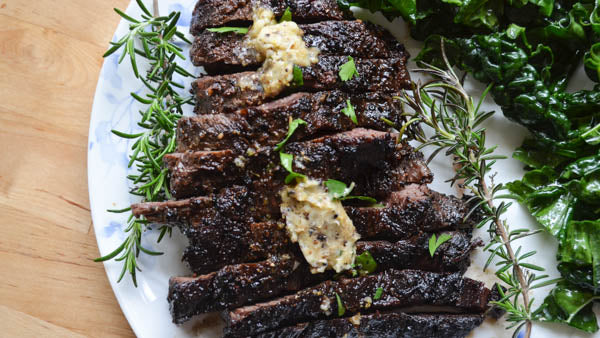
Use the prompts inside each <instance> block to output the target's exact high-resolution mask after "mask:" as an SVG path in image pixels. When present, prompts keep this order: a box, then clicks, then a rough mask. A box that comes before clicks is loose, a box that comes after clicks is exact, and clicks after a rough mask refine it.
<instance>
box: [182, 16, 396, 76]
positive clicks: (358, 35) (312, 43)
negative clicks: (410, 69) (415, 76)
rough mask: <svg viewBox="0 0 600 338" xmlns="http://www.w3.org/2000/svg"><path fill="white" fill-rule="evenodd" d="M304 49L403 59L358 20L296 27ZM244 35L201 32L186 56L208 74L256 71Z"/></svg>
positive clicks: (386, 36)
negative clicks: (302, 35)
mask: <svg viewBox="0 0 600 338" xmlns="http://www.w3.org/2000/svg"><path fill="white" fill-rule="evenodd" d="M300 29H302V30H303V31H304V37H303V39H304V42H305V43H306V46H307V47H316V48H318V49H319V55H321V56H353V57H356V58H365V59H387V58H393V57H403V56H404V55H405V54H406V50H405V49H404V46H403V45H402V44H401V43H400V42H398V40H396V39H395V38H394V37H393V36H392V35H391V34H390V33H388V32H387V31H386V30H384V29H383V28H380V27H376V26H375V25H373V24H369V23H365V22H363V21H360V20H354V21H324V22H318V23H313V24H305V25H300ZM244 38H245V37H244V35H240V34H237V33H233V32H232V33H225V34H223V33H216V32H210V31H206V30H205V31H203V32H202V33H200V34H199V35H198V36H197V37H196V39H195V41H194V44H193V45H192V49H191V51H190V56H191V58H192V62H193V63H194V65H196V66H204V69H205V70H206V71H207V72H208V73H209V74H215V73H217V72H219V73H221V74H222V73H223V72H229V71H232V70H235V71H241V70H242V69H243V68H244V67H255V68H257V67H258V66H260V65H261V64H262V61H263V60H262V59H261V58H260V56H259V54H258V53H257V52H256V51H255V50H253V49H248V47H246V46H245V44H244Z"/></svg>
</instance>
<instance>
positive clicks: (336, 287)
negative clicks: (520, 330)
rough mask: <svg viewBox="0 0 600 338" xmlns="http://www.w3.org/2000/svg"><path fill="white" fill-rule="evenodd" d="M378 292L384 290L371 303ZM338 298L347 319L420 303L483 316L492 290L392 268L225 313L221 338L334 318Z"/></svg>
mask: <svg viewBox="0 0 600 338" xmlns="http://www.w3.org/2000/svg"><path fill="white" fill-rule="evenodd" d="M378 288H381V289H382V290H383V292H382V295H381V297H380V298H379V299H377V300H375V299H373V295H375V292H376V290H377V289H378ZM337 296H339V297H340V299H341V301H342V304H343V305H344V308H345V312H346V314H347V315H352V314H356V313H359V312H361V311H366V310H369V311H373V310H386V309H392V308H397V307H409V306H418V305H432V306H449V307H456V308H457V309H459V310H461V311H466V312H473V313H483V312H484V311H485V310H486V309H487V308H488V302H489V299H490V290H489V289H487V288H486V287H485V286H484V285H483V283H481V282H478V281H475V280H472V279H469V278H463V277H462V276H461V275H460V274H459V273H453V274H439V273H433V272H425V271H418V270H395V269H390V270H387V271H384V272H382V273H380V274H377V275H368V276H364V277H359V278H350V279H342V280H340V281H326V282H323V283H321V284H319V285H317V286H314V287H311V288H307V289H304V290H302V291H299V292H297V293H296V294H293V295H289V296H284V297H281V298H277V299H274V300H271V301H267V302H264V303H257V304H254V305H248V306H244V307H240V308H238V309H235V310H232V311H229V312H225V313H223V317H224V319H225V322H226V327H225V330H224V332H225V336H227V337H238V336H248V335H250V336H253V335H257V334H260V333H263V332H268V331H270V330H274V329H277V328H280V327H285V326H291V325H295V324H297V323H302V322H306V321H310V320H315V319H326V318H334V317H335V316H337V314H338V307H337V302H336V297H337Z"/></svg>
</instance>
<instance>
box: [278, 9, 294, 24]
mask: <svg viewBox="0 0 600 338" xmlns="http://www.w3.org/2000/svg"><path fill="white" fill-rule="evenodd" d="M284 21H292V11H291V10H290V8H289V7H288V8H286V9H285V12H283V15H282V16H281V19H279V22H280V23H281V22H284Z"/></svg>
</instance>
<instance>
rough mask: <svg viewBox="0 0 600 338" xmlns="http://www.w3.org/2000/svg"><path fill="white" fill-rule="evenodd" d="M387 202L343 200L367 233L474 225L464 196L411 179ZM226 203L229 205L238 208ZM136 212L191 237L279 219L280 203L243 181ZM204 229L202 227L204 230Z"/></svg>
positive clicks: (402, 234) (402, 235)
mask: <svg viewBox="0 0 600 338" xmlns="http://www.w3.org/2000/svg"><path fill="white" fill-rule="evenodd" d="M382 203H384V206H383V207H380V208H370V207H357V206H345V209H346V212H347V213H348V215H349V216H350V218H351V219H352V222H353V223H354V226H355V227H356V228H357V231H358V232H359V233H361V234H363V236H364V237H365V238H380V239H391V238H393V239H407V238H410V237H411V236H414V235H416V234H418V233H419V232H420V231H427V232H436V231H443V230H455V229H470V228H472V227H473V225H474V222H475V223H476V222H478V219H477V218H469V221H468V222H467V223H464V222H463V219H464V217H465V216H466V215H467V213H468V211H469V208H468V207H467V205H466V204H465V203H464V202H463V201H462V200H460V199H458V198H456V197H454V196H448V195H444V194H441V193H438V192H435V191H432V190H430V189H429V188H427V187H426V186H423V185H417V184H411V185H407V186H406V187H404V188H403V189H402V190H400V191H396V192H392V193H390V196H389V197H388V198H387V199H386V200H384V201H382ZM222 206H231V207H232V208H235V212H232V210H230V209H228V208H223V207H222ZM132 212H133V214H134V215H136V216H144V217H145V218H146V219H147V220H148V221H150V222H153V223H159V224H170V225H179V226H181V227H182V230H183V232H184V233H185V234H187V235H188V236H189V237H190V239H191V240H192V241H194V237H195V235H194V234H193V232H194V231H200V230H197V229H200V228H202V227H208V230H205V231H208V232H212V231H218V230H217V229H223V228H224V224H225V223H224V222H228V221H239V222H241V223H244V224H250V223H252V222H254V221H260V220H263V219H267V218H266V217H273V218H274V219H279V215H278V213H279V206H278V205H277V203H273V204H267V206H266V207H265V205H264V204H263V203H262V202H261V198H260V197H254V194H253V193H251V192H249V191H248V189H247V188H245V187H239V186H238V187H232V188H227V189H223V190H221V192H220V193H219V194H215V195H213V196H211V197H194V198H189V199H186V200H179V201H166V202H146V203H138V204H134V205H132ZM203 231H204V230H203Z"/></svg>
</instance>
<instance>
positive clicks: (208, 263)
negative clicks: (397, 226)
mask: <svg viewBox="0 0 600 338" xmlns="http://www.w3.org/2000/svg"><path fill="white" fill-rule="evenodd" d="M367 227H368V225H366V226H364V228H367ZM361 228H363V227H361ZM357 230H358V229H357ZM184 233H185V234H186V236H188V238H189V239H190V246H189V247H187V248H186V250H185V251H184V254H183V261H184V262H186V264H187V265H188V266H189V267H190V269H191V270H192V271H193V272H195V273H208V272H211V271H215V270H217V269H219V268H221V267H223V266H225V265H228V264H239V263H244V262H252V261H257V260H261V259H266V258H267V257H269V256H270V255H273V254H281V253H287V252H291V253H299V252H300V251H299V248H298V245H297V244H293V243H292V242H291V241H290V240H289V236H288V235H287V232H286V230H285V229H284V226H283V224H281V223H276V222H261V223H252V224H250V225H247V226H244V225H240V224H237V223H233V222H232V223H225V224H223V225H222V227H221V228H215V227H212V226H198V227H189V228H184ZM358 233H359V234H360V235H361V238H362V239H364V240H366V239H369V240H376V239H377V238H381V237H382V236H380V234H374V235H373V234H372V233H367V232H361V231H360V230H359V231H358ZM452 234H453V235H454V234H455V236H453V238H452V239H451V240H450V241H448V242H447V243H448V245H447V246H446V247H444V248H445V250H447V251H441V252H442V253H440V255H439V256H437V255H436V256H435V257H436V258H435V259H434V260H430V258H431V257H430V256H428V255H429V253H428V252H429V251H428V247H429V246H428V240H429V237H431V235H428V234H416V235H414V236H413V237H411V238H400V240H399V241H397V242H389V241H395V240H396V239H399V238H394V237H387V238H386V240H379V241H374V242H368V243H370V244H366V243H367V242H359V243H360V244H357V245H358V251H359V253H361V252H363V251H365V250H366V251H369V252H371V254H373V252H372V251H371V249H372V250H377V251H378V252H379V253H380V254H379V256H380V257H382V259H383V258H385V261H382V264H383V265H384V266H389V267H394V264H400V265H402V266H403V267H405V268H414V269H416V268H421V269H423V270H429V271H462V270H464V269H463V268H466V266H467V265H468V264H467V263H468V262H467V261H466V260H463V259H462V258H466V257H467V256H468V254H469V252H470V251H471V249H472V246H471V244H470V242H469V240H470V234H469V233H461V232H452ZM370 235H372V236H370ZM476 243H478V242H476ZM361 248H362V249H361ZM391 253H393V255H391V256H389V257H388V256H387V255H388V254H391ZM405 260H409V261H411V262H404V261H405ZM386 262H389V264H388V263H386ZM439 269H442V270H439Z"/></svg>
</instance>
